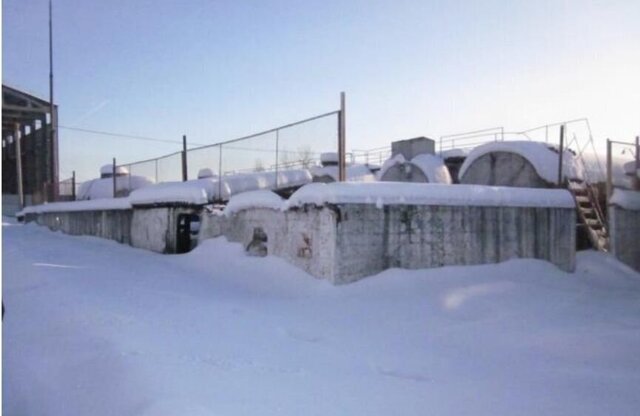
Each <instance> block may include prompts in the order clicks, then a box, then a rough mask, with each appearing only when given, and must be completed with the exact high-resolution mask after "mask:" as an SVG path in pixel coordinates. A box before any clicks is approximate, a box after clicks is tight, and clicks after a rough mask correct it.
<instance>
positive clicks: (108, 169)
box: [100, 165, 129, 177]
mask: <svg viewBox="0 0 640 416" xmlns="http://www.w3.org/2000/svg"><path fill="white" fill-rule="evenodd" d="M128 174H129V170H128V169H127V168H125V167H124V166H116V175H128ZM106 175H108V176H111V175H113V165H104V166H102V167H101V168H100V176H102V177H104V176H106Z"/></svg>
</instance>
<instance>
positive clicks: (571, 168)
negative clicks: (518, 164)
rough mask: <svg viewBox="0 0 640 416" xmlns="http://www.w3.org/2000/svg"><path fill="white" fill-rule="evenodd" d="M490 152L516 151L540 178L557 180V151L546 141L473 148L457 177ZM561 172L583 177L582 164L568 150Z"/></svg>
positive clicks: (516, 142) (514, 142) (493, 143)
mask: <svg viewBox="0 0 640 416" xmlns="http://www.w3.org/2000/svg"><path fill="white" fill-rule="evenodd" d="M492 152H508V153H516V154H518V155H520V156H522V157H524V158H525V159H527V160H528V161H529V162H530V163H531V164H532V165H533V167H534V169H535V170H536V172H537V173H538V175H540V177H541V178H542V179H544V180H545V181H547V182H551V183H556V182H557V181H558V151H557V150H552V148H551V146H550V145H548V144H546V143H541V142H527V141H504V142H491V143H485V144H483V145H480V146H478V147H476V148H474V149H473V150H472V151H471V153H469V155H468V156H467V158H466V159H465V161H464V162H463V163H462V166H461V167H460V173H459V174H458V177H460V178H461V177H463V176H464V173H465V172H466V170H467V169H468V168H469V166H471V164H472V163H473V162H474V161H475V160H476V159H478V158H480V157H482V156H484V155H486V154H487V153H492ZM562 172H563V176H564V177H565V178H569V179H582V178H583V168H582V164H581V163H579V160H578V159H577V158H576V157H575V156H574V154H573V153H571V152H570V151H568V150H565V151H564V152H563V158H562Z"/></svg>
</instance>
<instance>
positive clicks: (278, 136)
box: [276, 130, 280, 189]
mask: <svg viewBox="0 0 640 416" xmlns="http://www.w3.org/2000/svg"><path fill="white" fill-rule="evenodd" d="M279 141H280V130H276V189H278V148H279V145H280V143H279Z"/></svg>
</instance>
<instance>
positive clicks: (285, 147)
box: [121, 111, 340, 196]
mask: <svg viewBox="0 0 640 416" xmlns="http://www.w3.org/2000/svg"><path fill="white" fill-rule="evenodd" d="M339 114H340V111H332V112H329V113H325V114H321V115H318V116H315V117H311V118H309V119H305V120H301V121H298V122H295V123H291V124H287V125H285V126H281V127H277V128H274V129H271V130H267V131H265V132H261V133H257V134H253V135H250V136H246V137H241V138H238V139H234V140H229V141H225V142H221V143H216V144H212V145H208V146H202V147H197V148H192V149H188V150H187V152H186V160H187V177H188V179H196V178H198V177H199V176H203V177H206V176H213V177H214V178H220V180H218V182H219V194H218V195H219V196H222V195H223V189H222V182H223V181H233V180H235V179H234V178H236V177H245V178H246V177H248V176H249V175H253V176H254V177H255V178H254V179H255V180H256V181H258V182H260V181H261V180H262V181H269V183H270V184H271V182H272V184H271V185H270V186H269V187H271V188H279V187H281V186H284V185H285V182H286V176H287V171H292V170H295V169H308V168H312V167H314V166H318V165H320V155H321V154H322V153H328V152H332V153H337V151H338V121H339ZM182 163H183V162H182V152H175V153H172V154H168V155H165V156H161V157H158V158H154V159H149V160H143V161H139V162H132V163H128V164H124V165H121V166H122V167H124V168H126V169H127V171H128V175H129V183H130V185H131V186H133V184H134V182H135V180H133V178H135V177H144V178H146V179H148V180H149V181H151V182H155V183H162V182H172V181H181V180H182V179H183V174H182V172H183V171H182V169H183V165H182ZM205 169H206V171H205ZM258 176H261V177H260V178H259V177H258Z"/></svg>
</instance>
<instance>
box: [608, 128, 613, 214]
mask: <svg viewBox="0 0 640 416" xmlns="http://www.w3.org/2000/svg"><path fill="white" fill-rule="evenodd" d="M611 146H612V143H611V140H610V139H607V207H608V206H609V199H610V198H611V194H612V193H613V169H612V166H611V165H612V151H611Z"/></svg>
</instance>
